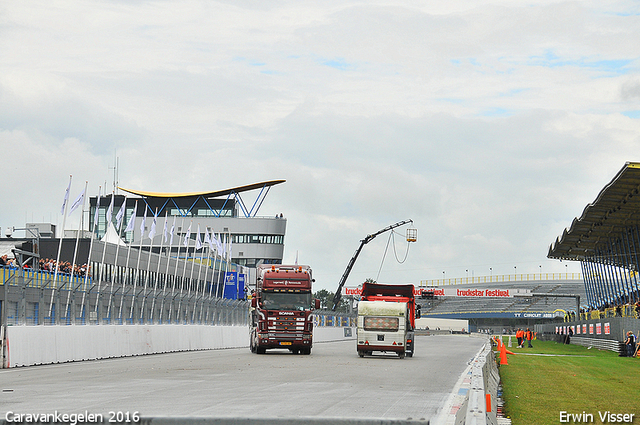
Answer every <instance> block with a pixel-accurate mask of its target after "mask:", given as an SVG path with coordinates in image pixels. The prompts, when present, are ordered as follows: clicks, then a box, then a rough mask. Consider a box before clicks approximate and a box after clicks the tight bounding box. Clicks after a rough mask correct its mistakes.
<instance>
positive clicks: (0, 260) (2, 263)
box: [0, 254, 8, 267]
mask: <svg viewBox="0 0 640 425" xmlns="http://www.w3.org/2000/svg"><path fill="white" fill-rule="evenodd" d="M7 265H8V260H7V254H5V255H3V256H2V257H0V266H1V267H4V266H7Z"/></svg>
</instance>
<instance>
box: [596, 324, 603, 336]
mask: <svg viewBox="0 0 640 425" xmlns="http://www.w3.org/2000/svg"><path fill="white" fill-rule="evenodd" d="M596 335H602V323H596Z"/></svg>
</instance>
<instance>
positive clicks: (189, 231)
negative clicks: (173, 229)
mask: <svg viewBox="0 0 640 425" xmlns="http://www.w3.org/2000/svg"><path fill="white" fill-rule="evenodd" d="M191 224H192V223H189V228H188V229H187V234H186V235H185V237H184V246H186V247H188V246H189V238H190V237H191Z"/></svg>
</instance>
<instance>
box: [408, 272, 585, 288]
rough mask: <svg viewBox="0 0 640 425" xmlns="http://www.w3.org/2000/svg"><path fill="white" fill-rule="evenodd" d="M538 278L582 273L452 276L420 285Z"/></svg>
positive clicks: (579, 277) (571, 277) (568, 277)
mask: <svg viewBox="0 0 640 425" xmlns="http://www.w3.org/2000/svg"><path fill="white" fill-rule="evenodd" d="M540 280H545V281H549V280H582V273H523V274H503V275H491V276H473V277H468V276H467V277H454V278H448V279H447V278H444V279H431V280H421V281H420V286H428V287H431V286H444V285H466V284H473V283H492V282H497V283H499V282H529V281H540Z"/></svg>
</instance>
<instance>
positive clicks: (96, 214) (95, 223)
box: [93, 186, 102, 229]
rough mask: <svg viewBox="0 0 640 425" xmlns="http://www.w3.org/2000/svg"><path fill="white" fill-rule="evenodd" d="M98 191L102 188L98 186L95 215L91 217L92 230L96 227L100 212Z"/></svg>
mask: <svg viewBox="0 0 640 425" xmlns="http://www.w3.org/2000/svg"><path fill="white" fill-rule="evenodd" d="M100 189H102V188H101V187H99V186H98V200H97V201H96V213H95V215H94V216H93V228H94V229H95V228H96V226H97V225H98V213H99V212H100Z"/></svg>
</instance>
